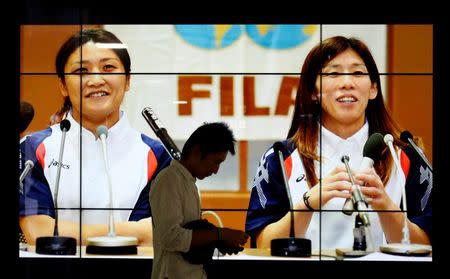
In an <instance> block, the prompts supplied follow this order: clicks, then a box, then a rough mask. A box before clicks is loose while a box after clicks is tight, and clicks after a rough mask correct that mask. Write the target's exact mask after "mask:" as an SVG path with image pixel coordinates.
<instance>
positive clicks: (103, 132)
mask: <svg viewBox="0 0 450 279" xmlns="http://www.w3.org/2000/svg"><path fill="white" fill-rule="evenodd" d="M101 135H105V137H108V127H106V126H105V125H100V126H98V127H97V136H98V137H100V136H101Z"/></svg>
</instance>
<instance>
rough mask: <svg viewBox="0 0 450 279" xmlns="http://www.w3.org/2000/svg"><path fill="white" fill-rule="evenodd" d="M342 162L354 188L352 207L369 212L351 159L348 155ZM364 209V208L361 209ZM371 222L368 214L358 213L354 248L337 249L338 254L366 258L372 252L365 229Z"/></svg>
mask: <svg viewBox="0 0 450 279" xmlns="http://www.w3.org/2000/svg"><path fill="white" fill-rule="evenodd" d="M341 161H342V162H343V163H344V165H345V168H346V169H347V173H348V176H349V177H350V181H351V183H352V186H353V188H354V189H353V192H352V199H351V200H352V201H353V202H352V203H351V204H352V205H353V204H354V206H353V207H355V208H356V210H358V211H359V210H365V211H367V209H368V208H367V203H366V200H365V197H364V195H363V193H362V192H361V189H360V188H359V185H357V184H356V183H355V179H354V178H353V175H352V173H351V170H350V166H349V165H348V161H349V157H348V156H347V155H344V156H342V158H341ZM360 207H362V208H360ZM369 226H370V221H369V215H368V214H367V212H364V211H363V212H361V211H360V212H358V214H357V215H356V216H355V228H354V229H353V238H354V239H353V248H351V249H348V248H336V254H337V255H339V256H344V257H362V256H366V255H367V254H369V253H370V252H368V251H367V243H366V233H365V229H366V228H367V229H368V230H369V229H370V227H369Z"/></svg>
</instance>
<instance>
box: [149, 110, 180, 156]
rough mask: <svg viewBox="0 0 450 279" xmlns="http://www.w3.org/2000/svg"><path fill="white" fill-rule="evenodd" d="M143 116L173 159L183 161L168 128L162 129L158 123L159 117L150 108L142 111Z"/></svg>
mask: <svg viewBox="0 0 450 279" xmlns="http://www.w3.org/2000/svg"><path fill="white" fill-rule="evenodd" d="M142 116H144V119H145V120H146V121H147V123H148V125H150V127H151V128H152V130H153V132H154V133H155V134H156V136H158V138H159V139H160V140H161V142H162V144H163V145H164V148H165V149H166V150H167V152H169V154H170V156H172V158H173V159H175V160H177V161H179V160H180V159H181V152H180V150H179V149H178V147H177V145H176V144H175V143H174V142H173V140H172V138H171V137H170V136H169V134H168V133H167V130H166V128H164V127H161V125H159V124H158V123H157V122H159V120H158V117H156V115H155V113H154V112H153V110H152V109H151V108H150V107H146V108H144V109H143V110H142Z"/></svg>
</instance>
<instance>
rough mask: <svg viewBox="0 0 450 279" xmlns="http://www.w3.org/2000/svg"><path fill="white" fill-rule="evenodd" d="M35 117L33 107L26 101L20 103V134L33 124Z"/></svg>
mask: <svg viewBox="0 0 450 279" xmlns="http://www.w3.org/2000/svg"><path fill="white" fill-rule="evenodd" d="M33 117H34V108H33V106H32V105H31V104H30V103H28V102H25V101H22V102H20V114H19V134H21V133H23V132H24V131H25V130H26V129H27V128H28V126H29V125H30V123H31V120H33Z"/></svg>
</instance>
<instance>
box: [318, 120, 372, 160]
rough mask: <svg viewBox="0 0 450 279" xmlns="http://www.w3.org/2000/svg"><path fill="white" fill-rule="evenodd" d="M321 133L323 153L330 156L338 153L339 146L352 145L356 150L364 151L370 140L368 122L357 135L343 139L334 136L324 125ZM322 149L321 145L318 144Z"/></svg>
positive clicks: (320, 128) (321, 127)
mask: <svg viewBox="0 0 450 279" xmlns="http://www.w3.org/2000/svg"><path fill="white" fill-rule="evenodd" d="M319 131H321V132H322V152H323V154H327V155H328V156H332V155H334V153H335V152H337V151H338V149H339V146H343V145H351V146H352V147H353V148H354V149H355V150H362V149H363V147H364V144H365V143H366V141H367V139H368V138H369V122H368V121H367V120H366V121H365V122H364V125H363V126H362V127H361V129H359V130H358V131H357V132H356V133H354V134H353V135H351V136H350V137H348V138H347V139H343V138H341V137H339V136H338V135H336V134H334V133H333V132H331V131H330V130H328V129H327V128H325V127H324V126H323V125H321V126H320V127H319ZM318 146H319V149H320V143H319V144H318Z"/></svg>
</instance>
